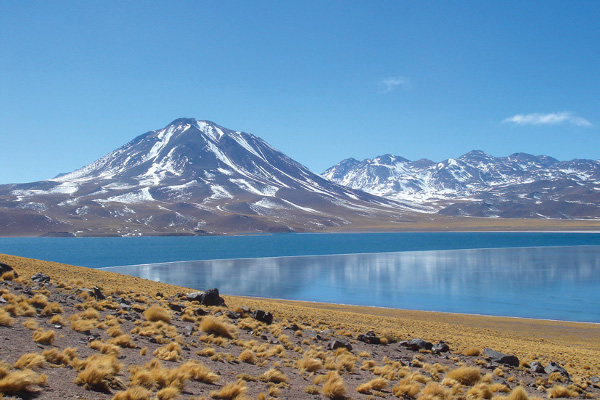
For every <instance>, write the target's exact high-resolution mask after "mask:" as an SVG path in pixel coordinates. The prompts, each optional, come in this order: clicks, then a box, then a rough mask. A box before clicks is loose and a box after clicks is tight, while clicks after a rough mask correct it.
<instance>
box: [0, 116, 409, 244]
mask: <svg viewBox="0 0 600 400" xmlns="http://www.w3.org/2000/svg"><path fill="white" fill-rule="evenodd" d="M410 212H412V208H411V207H409V206H408V205H405V204H401V203H399V202H396V201H390V200H388V199H384V198H380V197H376V196H373V195H370V194H367V193H365V192H361V191H357V190H353V189H349V188H346V187H344V186H340V185H338V184H335V183H333V182H330V181H327V180H325V179H323V178H322V177H320V176H319V175H317V174H314V173H312V172H311V171H309V170H308V169H307V168H306V167H304V166H302V165H301V164H299V163H297V162H296V161H294V160H292V159H290V158H289V157H287V156H286V155H285V154H283V153H281V152H279V151H277V150H276V149H274V148H273V147H271V146H270V145H269V144H267V143H266V142H264V141H263V140H262V139H260V138H258V137H256V136H254V135H252V134H249V133H244V132H238V131H233V130H229V129H226V128H223V127H221V126H219V125H217V124H214V123H212V122H210V121H197V120H195V119H191V118H182V119H177V120H175V121H173V122H172V123H170V124H169V125H167V126H166V127H165V128H164V129H160V130H156V131H150V132H147V133H144V134H142V135H140V136H138V137H136V138H135V139H133V140H132V141H131V142H129V143H127V144H126V145H124V146H122V147H120V148H119V149H117V150H115V151H113V152H111V153H109V154H107V155H106V156H104V157H102V158H100V159H99V160H97V161H95V162H93V163H91V164H89V165H87V166H85V167H83V168H81V169H78V170H76V171H73V172H71V173H67V174H63V175H60V176H58V177H55V178H54V179H49V180H46V181H41V182H33V183H27V184H13V185H2V186H0V223H4V224H3V225H2V226H5V227H6V230H7V231H9V232H13V234H15V233H19V232H20V231H19V229H22V230H23V234H29V233H28V232H36V233H45V232H47V231H61V232H63V231H64V232H68V233H67V234H75V235H104V234H108V235H136V234H163V233H166V234H167V233H168V234H173V233H181V234H194V233H196V234H203V233H230V232H256V231H314V230H317V231H318V230H321V229H324V228H327V227H332V226H344V225H352V224H353V223H356V222H357V221H361V220H362V221H370V220H375V221H377V220H381V221H392V222H393V221H395V220H398V219H399V218H406V215H405V214H407V213H410ZM9 232H3V233H4V234H5V235H6V234H8V233H9Z"/></svg>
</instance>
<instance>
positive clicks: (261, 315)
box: [252, 310, 273, 325]
mask: <svg viewBox="0 0 600 400" xmlns="http://www.w3.org/2000/svg"><path fill="white" fill-rule="evenodd" d="M252 317H253V318H254V319H255V320H257V321H260V322H264V323H265V324H267V325H271V324H272V323H273V314H271V313H270V312H266V311H263V310H254V312H253V313H252Z"/></svg>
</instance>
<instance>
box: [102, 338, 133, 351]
mask: <svg viewBox="0 0 600 400" xmlns="http://www.w3.org/2000/svg"><path fill="white" fill-rule="evenodd" d="M108 343H110V344H114V345H115V346H119V347H124V348H129V349H135V348H137V345H136V344H135V342H134V341H133V339H131V336H129V335H119V336H117V337H114V338H112V339H110V340H109V341H108Z"/></svg>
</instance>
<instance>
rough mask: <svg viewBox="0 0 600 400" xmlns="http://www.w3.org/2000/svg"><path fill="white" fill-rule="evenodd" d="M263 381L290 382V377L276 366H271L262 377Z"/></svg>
mask: <svg viewBox="0 0 600 400" xmlns="http://www.w3.org/2000/svg"><path fill="white" fill-rule="evenodd" d="M259 379H260V380H261V381H263V382H273V383H281V382H285V383H287V382H289V381H290V378H288V377H287V376H285V374H284V373H283V372H281V371H280V370H278V369H276V368H271V369H270V370H268V371H267V372H265V373H263V374H262V375H261V376H260V378H259Z"/></svg>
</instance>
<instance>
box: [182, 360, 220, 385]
mask: <svg viewBox="0 0 600 400" xmlns="http://www.w3.org/2000/svg"><path fill="white" fill-rule="evenodd" d="M180 369H181V371H183V372H185V373H186V374H187V375H188V378H189V379H192V380H194V381H198V382H204V383H209V384H213V383H215V382H216V381H217V380H218V379H219V375H217V374H215V373H214V372H212V371H211V370H210V368H208V367H207V366H206V365H204V364H202V363H200V362H198V361H195V360H190V361H188V362H186V363H184V364H182V365H181V367H180Z"/></svg>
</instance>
